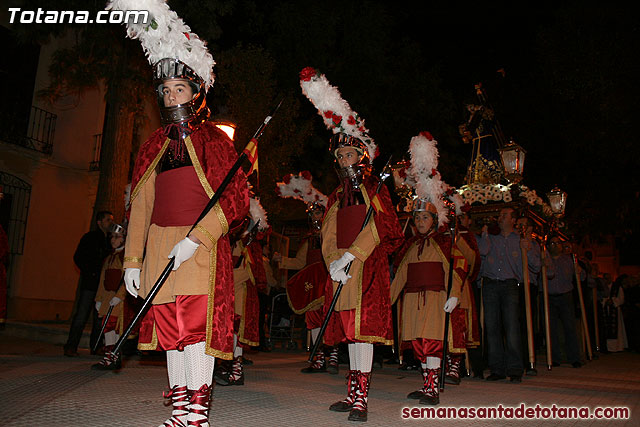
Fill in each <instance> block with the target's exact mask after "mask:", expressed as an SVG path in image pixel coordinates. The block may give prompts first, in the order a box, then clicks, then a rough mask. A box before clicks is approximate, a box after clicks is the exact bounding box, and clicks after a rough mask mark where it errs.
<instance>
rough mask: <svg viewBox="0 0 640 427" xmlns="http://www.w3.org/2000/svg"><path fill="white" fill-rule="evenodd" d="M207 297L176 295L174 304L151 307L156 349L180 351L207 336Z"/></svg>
mask: <svg viewBox="0 0 640 427" xmlns="http://www.w3.org/2000/svg"><path fill="white" fill-rule="evenodd" d="M207 300H208V297H207V295H178V296H177V297H176V301H175V302H170V303H168V304H159V305H154V306H152V307H151V310H153V311H154V313H153V316H154V319H155V322H156V334H157V336H158V347H160V348H161V349H162V350H182V349H184V347H185V346H188V345H191V344H197V343H199V342H203V341H205V339H206V336H207Z"/></svg>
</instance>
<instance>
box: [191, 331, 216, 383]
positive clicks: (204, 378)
mask: <svg viewBox="0 0 640 427" xmlns="http://www.w3.org/2000/svg"><path fill="white" fill-rule="evenodd" d="M204 349H205V343H204V341H203V342H199V343H197V344H191V345H188V346H186V347H185V348H184V355H185V368H186V373H187V388H188V389H189V390H198V389H199V388H200V387H202V385H203V384H207V385H208V386H211V380H212V379H213V366H214V364H215V360H216V359H215V357H213V356H209V355H208V354H206V353H205V352H204Z"/></svg>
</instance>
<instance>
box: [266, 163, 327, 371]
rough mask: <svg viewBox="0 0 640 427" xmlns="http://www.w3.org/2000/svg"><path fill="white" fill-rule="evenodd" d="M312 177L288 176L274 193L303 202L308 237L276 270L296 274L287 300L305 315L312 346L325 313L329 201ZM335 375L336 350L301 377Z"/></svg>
mask: <svg viewBox="0 0 640 427" xmlns="http://www.w3.org/2000/svg"><path fill="white" fill-rule="evenodd" d="M311 180H312V177H311V174H310V173H309V172H308V171H303V172H301V173H299V174H298V175H293V174H289V175H287V176H285V177H284V179H283V181H282V182H279V183H277V184H276V185H277V192H278V194H279V195H280V196H281V197H291V198H294V199H296V200H300V201H302V202H304V203H305V204H306V206H307V210H306V211H307V215H308V216H309V234H308V235H307V236H306V237H305V238H304V239H303V240H302V243H301V244H300V247H299V248H298V251H297V253H296V256H295V257H294V258H289V257H286V256H283V257H281V258H280V261H279V267H280V268H282V269H287V270H299V271H298V272H297V273H296V274H295V275H294V276H293V277H291V278H290V279H289V280H288V281H287V288H286V290H287V300H288V301H289V306H290V307H291V309H292V310H293V312H294V313H296V314H304V318H305V323H306V326H307V329H308V330H309V331H310V332H311V340H312V344H313V343H315V342H316V340H317V339H318V334H319V333H320V328H321V327H322V321H323V320H324V312H323V309H322V306H323V304H324V300H325V298H324V288H325V283H326V282H327V276H328V274H329V273H328V271H327V267H326V266H325V264H324V260H323V258H322V238H321V236H320V229H321V228H322V218H323V217H324V214H325V213H326V210H327V201H328V198H327V196H325V195H324V194H322V193H321V192H320V191H318V190H317V189H316V188H314V187H313V185H312V184H311ZM325 371H327V372H329V373H331V374H337V373H338V347H337V346H334V347H331V349H330V351H329V363H328V366H327V362H326V360H325V355H324V352H318V353H316V355H315V357H314V360H313V361H312V362H311V363H310V364H309V366H307V367H305V368H302V369H301V372H303V373H317V372H325Z"/></svg>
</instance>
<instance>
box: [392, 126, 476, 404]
mask: <svg viewBox="0 0 640 427" xmlns="http://www.w3.org/2000/svg"><path fill="white" fill-rule="evenodd" d="M410 151H411V166H410V167H409V169H408V173H407V183H408V185H409V186H410V187H414V188H415V193H416V196H415V198H414V201H413V212H414V223H415V225H416V229H417V230H418V234H417V235H416V236H413V237H411V238H409V239H408V240H407V241H406V242H405V244H404V246H403V247H402V249H401V250H400V251H399V253H398V255H397V256H398V257H399V258H400V259H401V261H400V263H399V265H398V268H397V271H396V275H395V277H394V279H393V283H392V284H391V300H392V302H395V301H396V299H397V298H398V297H399V296H400V294H401V292H403V291H404V292H403V294H402V300H401V305H400V306H399V308H398V316H400V321H399V323H400V331H399V336H400V340H403V341H410V342H411V344H412V347H413V350H414V354H415V356H416V358H417V359H418V360H420V363H421V365H422V366H421V368H422V375H423V380H424V383H423V387H422V388H421V389H420V390H417V391H414V392H412V393H409V395H408V396H407V397H408V398H410V399H420V403H422V404H428V405H437V404H438V403H439V402H440V398H439V380H440V379H439V376H440V373H439V371H440V366H441V359H442V353H443V338H444V330H445V318H446V315H445V314H446V313H447V312H448V313H451V312H452V311H453V310H454V308H455V307H456V306H457V304H458V300H459V298H460V291H461V288H462V283H463V280H464V276H465V274H466V273H465V271H464V270H463V269H461V268H457V267H456V265H455V264H454V269H453V277H452V278H451V280H452V287H451V293H450V294H449V297H448V298H447V284H448V281H449V279H450V278H449V263H450V258H451V251H452V250H453V251H454V254H456V253H458V251H457V250H456V248H451V243H450V240H451V239H450V236H447V235H445V234H444V233H441V232H438V231H437V229H438V228H439V227H438V226H442V225H443V224H445V223H446V222H447V220H448V219H447V215H448V210H447V207H446V206H445V201H444V195H445V192H446V190H447V189H448V188H447V186H446V184H445V183H444V182H442V180H441V179H440V174H439V173H438V171H437V169H436V167H437V150H436V147H435V140H433V138H432V137H431V135H430V134H428V133H426V132H425V133H422V134H420V135H418V136H416V137H414V138H413V139H412V140H411V145H410ZM451 204H452V203H451ZM460 255H461V254H460ZM452 329H453V328H452ZM456 341H459V340H456V339H455V337H453V334H452V335H450V336H449V337H447V342H448V343H449V344H455V343H456ZM454 346H455V345H454ZM460 346H461V347H462V348H464V340H463V341H462V342H461V343H458V345H457V347H460Z"/></svg>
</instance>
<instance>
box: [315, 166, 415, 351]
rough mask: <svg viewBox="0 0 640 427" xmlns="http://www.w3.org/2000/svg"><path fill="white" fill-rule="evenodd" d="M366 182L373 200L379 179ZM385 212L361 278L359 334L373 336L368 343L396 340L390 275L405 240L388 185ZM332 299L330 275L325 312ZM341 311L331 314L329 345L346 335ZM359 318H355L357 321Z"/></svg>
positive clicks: (378, 216) (380, 214)
mask: <svg viewBox="0 0 640 427" xmlns="http://www.w3.org/2000/svg"><path fill="white" fill-rule="evenodd" d="M364 185H365V188H366V190H367V194H368V195H369V198H370V199H373V197H374V196H375V193H376V187H377V185H378V180H377V179H375V178H373V177H371V176H370V177H368V178H367V179H365V180H364ZM340 188H341V187H339V188H338V189H336V190H334V192H333V193H331V195H330V196H329V203H328V206H327V212H328V211H329V209H331V206H333V204H334V203H337V202H338V198H337V196H338V194H339V193H338V190H339V189H340ZM378 197H379V199H380V203H381V205H382V209H383V211H381V212H378V213H376V214H375V215H374V216H373V218H374V219H375V225H376V229H377V230H378V235H379V237H380V244H379V245H378V246H377V247H376V248H375V249H374V250H373V252H372V253H371V255H369V258H367V260H366V261H365V263H364V270H363V278H362V305H361V315H360V319H359V320H360V336H362V337H370V338H369V339H368V340H364V339H363V340H362V341H369V342H380V343H383V344H390V343H393V322H392V316H391V298H390V295H389V292H390V291H389V286H390V284H391V281H390V279H391V275H390V271H389V256H390V255H391V254H392V253H393V252H394V251H395V250H396V248H397V247H398V246H399V245H400V244H401V243H402V238H403V235H402V228H400V224H399V222H398V217H397V215H396V212H395V209H394V207H393V204H392V203H391V197H390V196H389V190H387V187H386V186H385V185H383V186H382V188H381V189H380V193H379V195H378ZM332 299H333V282H332V281H331V277H329V278H328V279H327V282H326V285H325V299H324V311H325V313H326V312H327V310H328V309H329V305H330V304H331V300H332ZM337 321H338V313H332V315H331V320H330V322H329V325H328V327H327V330H326V332H325V336H324V341H325V344H327V345H336V344H337V343H339V342H341V341H343V340H344V339H345V337H344V336H343V334H342V333H341V330H340V328H339V327H338V325H337V323H336V322H337ZM357 321H358V319H357V318H356V322H357Z"/></svg>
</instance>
